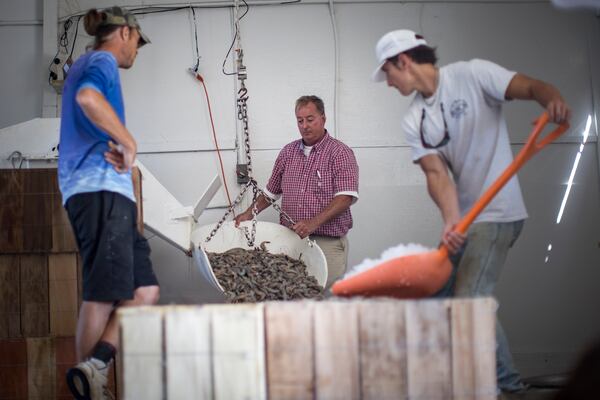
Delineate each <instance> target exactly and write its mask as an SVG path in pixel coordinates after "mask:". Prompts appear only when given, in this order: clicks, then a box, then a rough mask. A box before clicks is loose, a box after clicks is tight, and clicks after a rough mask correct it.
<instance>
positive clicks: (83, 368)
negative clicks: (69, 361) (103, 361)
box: [67, 360, 114, 400]
mask: <svg viewBox="0 0 600 400" xmlns="http://www.w3.org/2000/svg"><path fill="white" fill-rule="evenodd" d="M108 368H109V366H108V365H105V366H104V367H103V368H99V365H98V363H96V362H95V361H92V360H86V361H83V362H80V363H79V364H77V365H76V366H74V367H73V368H71V369H69V371H68V372H67V385H68V386H69V390H70V391H71V394H73V396H74V397H75V399H77V400H112V399H114V397H113V395H112V394H111V393H110V392H109V390H108V388H107V383H108V379H107V372H108Z"/></svg>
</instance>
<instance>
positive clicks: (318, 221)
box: [311, 195, 352, 226]
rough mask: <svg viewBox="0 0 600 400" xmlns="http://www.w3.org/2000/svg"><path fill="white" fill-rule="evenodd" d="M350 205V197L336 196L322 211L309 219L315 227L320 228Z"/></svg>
mask: <svg viewBox="0 0 600 400" xmlns="http://www.w3.org/2000/svg"><path fill="white" fill-rule="evenodd" d="M351 204H352V196H347V195H338V196H335V197H334V198H333V200H331V202H330V203H329V204H328V205H327V207H325V209H324V210H323V211H321V212H320V213H319V214H317V215H315V216H314V217H313V218H311V221H312V222H314V224H315V225H316V226H321V225H323V224H325V223H327V222H328V221H330V220H332V219H333V218H335V217H337V216H338V215H340V214H341V213H343V212H344V211H346V210H347V209H348V208H349V207H350V205H351Z"/></svg>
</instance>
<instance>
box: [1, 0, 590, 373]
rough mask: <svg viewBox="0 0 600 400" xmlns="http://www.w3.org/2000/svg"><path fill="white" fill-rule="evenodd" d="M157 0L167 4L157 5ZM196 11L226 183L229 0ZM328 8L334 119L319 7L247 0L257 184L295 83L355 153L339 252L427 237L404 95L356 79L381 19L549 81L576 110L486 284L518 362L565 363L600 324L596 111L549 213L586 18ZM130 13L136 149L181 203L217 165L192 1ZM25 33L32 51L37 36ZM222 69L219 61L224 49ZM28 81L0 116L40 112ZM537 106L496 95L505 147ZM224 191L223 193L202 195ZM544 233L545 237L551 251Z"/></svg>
mask: <svg viewBox="0 0 600 400" xmlns="http://www.w3.org/2000/svg"><path fill="white" fill-rule="evenodd" d="M114 2H115V1H103V2H98V1H94V2H92V1H91V0H90V1H87V0H86V1H83V0H80V1H79V2H78V3H77V4H79V5H80V7H81V9H86V8H87V7H89V6H98V7H102V6H107V5H112V4H113V3H114ZM15 3H17V2H16V1H15ZM74 3H75V2H71V1H66V0H62V1H60V2H59V10H60V15H61V17H62V16H65V15H69V14H70V13H74V12H78V9H77V8H76V7H75V6H74V5H73V4H74ZM144 3H145V4H146V5H147V4H149V3H148V2H144ZM165 3H173V2H161V4H165ZM127 4H128V5H131V4H132V3H131V2H128V3H127ZM197 4H200V3H197ZM29 11H30V12H29V13H27V15H26V16H25V17H17V16H15V17H14V18H28V19H34V18H36V17H35V16H34V15H33V14H34V12H33V9H32V10H29ZM196 14H197V27H198V39H199V51H200V56H201V60H200V72H201V73H202V75H203V76H204V77H205V79H206V83H207V85H208V90H209V94H210V96H211V105H212V108H213V114H214V116H215V125H216V129H217V133H218V138H219V142H220V146H221V147H222V148H224V149H225V150H224V151H223V156H224V162H225V166H226V175H227V178H228V183H229V187H230V189H232V190H233V192H237V188H236V185H235V173H234V167H235V162H236V154H235V151H234V147H235V138H236V120H235V116H236V109H235V92H236V87H237V86H236V85H237V83H236V82H235V80H234V78H233V77H229V76H225V75H223V74H222V73H221V64H222V62H223V58H224V56H225V54H226V52H227V48H228V46H229V44H230V42H231V39H232V32H233V30H232V18H231V10H230V9H229V8H222V7H221V8H219V7H217V8H203V9H198V10H197V11H196ZM2 15H4V14H2ZM335 16H336V21H337V30H338V43H337V45H338V51H339V60H340V63H339V65H340V67H339V75H338V76H337V84H338V85H337V86H338V99H339V103H338V110H337V115H338V116H339V119H338V120H337V121H335V119H336V118H334V117H335V114H336V113H334V110H333V104H334V100H335V97H336V96H335V92H334V87H335V85H334V82H335V62H334V61H335V57H334V54H335V51H334V49H335V42H334V36H333V31H332V24H331V18H330V14H329V9H328V6H327V5H326V4H320V3H317V2H311V3H309V4H291V5H276V4H274V5H263V6H252V7H251V9H250V12H249V13H248V15H247V16H246V17H245V18H244V19H243V20H242V22H241V29H242V44H243V47H244V51H245V63H246V65H247V68H248V81H247V86H248V89H249V95H250V100H249V115H250V129H251V135H252V138H251V144H252V148H253V153H252V154H253V163H254V167H255V177H256V178H257V180H258V181H259V183H261V184H263V185H264V184H265V183H266V180H267V179H268V176H269V174H270V170H271V167H272V164H273V161H274V159H275V157H276V156H277V153H278V151H279V149H280V148H281V147H282V146H283V145H284V144H285V143H287V142H289V141H291V140H293V139H295V138H297V137H298V133H297V130H296V128H295V120H294V115H293V104H294V100H295V99H296V98H297V97H298V96H300V95H302V94H317V95H319V96H321V97H322V98H323V99H324V100H325V103H326V109H327V113H328V124H327V125H328V129H329V130H330V131H331V132H332V133H334V134H336V135H337V137H338V138H340V139H341V140H343V141H344V142H346V143H347V144H348V145H350V146H351V147H352V148H353V149H354V152H355V154H356V156H357V159H358V162H359V165H360V200H359V202H358V203H357V204H356V205H355V206H353V209H352V211H353V215H354V219H355V227H354V229H353V230H352V231H351V233H350V248H351V253H350V262H351V263H356V262H358V261H360V260H362V259H363V258H364V257H367V256H370V257H373V256H377V255H378V254H379V253H380V252H381V251H382V250H383V249H385V248H386V247H389V246H391V245H395V244H398V243H408V242H418V243H422V244H425V245H429V246H435V245H436V244H437V242H438V240H439V234H440V231H441V225H440V223H441V221H440V218H439V215H438V212H437V209H436V208H435V206H434V205H433V203H432V202H431V200H430V199H429V197H428V195H427V192H426V189H425V186H424V182H425V181H424V178H423V174H422V173H421V171H420V170H419V168H418V167H416V166H414V165H413V164H412V163H411V161H410V149H409V148H408V147H407V146H406V145H405V141H404V138H403V133H402V131H401V130H400V128H399V121H400V118H401V116H402V113H403V111H404V110H405V109H406V107H407V105H408V103H409V100H407V99H403V98H401V96H400V95H399V94H398V93H397V92H395V91H394V90H391V89H389V88H387V87H386V86H385V85H384V84H374V83H371V82H370V81H369V77H370V74H371V72H372V70H373V68H374V67H375V64H376V63H375V59H374V55H373V53H374V52H373V47H374V44H375V42H376V41H377V39H378V38H379V37H380V36H381V35H382V34H383V33H385V32H387V31H388V30H391V29H395V28H400V27H403V28H409V29H414V30H417V31H421V32H422V33H423V34H424V35H425V36H426V38H427V39H428V41H429V42H430V43H431V44H432V45H434V46H438V55H439V57H440V64H441V65H444V64H446V63H449V62H453V61H457V60H461V59H470V58H474V57H478V58H486V59H490V60H493V61H496V62H498V63H501V64H502V65H504V66H506V67H508V68H511V69H515V70H518V71H520V72H523V73H526V74H529V75H532V76H535V77H538V78H540V79H544V80H547V81H550V82H552V83H554V84H555V85H556V86H557V87H559V88H560V89H561V91H562V92H563V94H564V96H565V97H566V99H567V101H568V102H569V103H570V104H571V106H572V108H573V122H572V125H573V129H572V130H571V131H570V132H569V134H568V135H567V136H566V137H565V138H563V139H561V140H560V142H561V143H559V144H553V145H551V146H550V147H549V148H548V149H547V150H544V151H543V152H542V153H540V154H539V155H538V156H536V158H535V159H533V160H532V161H531V162H530V163H529V164H528V165H526V166H525V168H524V170H523V171H522V173H521V174H520V181H521V185H522V189H523V192H524V196H525V200H526V203H527V206H528V210H529V213H530V219H529V220H528V221H527V223H526V226H525V229H524V232H523V234H522V236H521V238H520V239H519V241H518V242H517V244H516V246H515V248H514V249H513V250H512V252H511V253H510V255H509V258H508V260H507V263H506V267H505V270H504V272H503V275H502V278H501V281H500V284H499V287H498V290H497V296H498V299H499V300H500V304H501V307H500V310H499V314H500V318H501V319H502V320H503V322H504V325H505V329H506V331H507V333H508V336H509V339H510V341H511V346H512V350H513V352H514V353H515V354H516V357H517V361H518V363H519V366H520V367H521V368H522V369H523V371H524V373H525V374H528V375H530V374H536V373H547V372H560V371H563V370H564V368H566V365H567V364H568V363H569V362H571V361H572V359H573V356H574V354H575V353H576V352H577V351H578V350H580V349H581V348H582V346H583V345H584V344H585V343H586V341H587V340H589V339H590V338H592V337H595V336H598V335H600V319H598V318H597V317H596V315H597V306H596V305H597V304H598V301H599V300H600V295H599V294H598V293H599V292H598V290H597V289H596V288H595V283H596V282H598V281H600V271H599V270H598V266H599V265H600V252H599V250H598V240H599V239H600V224H599V222H600V210H599V207H598V205H599V204H600V198H599V174H598V166H599V162H598V150H597V131H596V126H595V124H594V125H593V128H592V132H591V135H590V138H589V139H588V142H587V144H586V145H585V147H584V150H583V152H582V157H581V160H580V163H579V166H578V170H577V174H576V176H575V179H574V183H573V187H572V189H571V192H570V197H569V201H568V203H567V207H566V208H565V213H564V216H563V219H562V222H561V223H560V224H556V216H557V213H558V209H559V206H560V204H561V201H562V199H563V195H564V192H565V189H566V183H567V181H568V179H569V175H570V173H571V169H572V166H573V162H574V159H575V155H576V153H577V152H578V150H579V143H580V142H581V133H582V131H583V127H584V125H585V120H586V118H587V116H588V115H589V114H592V115H594V113H595V111H596V109H597V106H596V104H595V101H596V100H595V99H597V98H598V97H597V94H598V93H597V92H598V88H599V86H598V80H599V78H600V74H599V73H598V72H597V71H599V69H598V66H599V63H598V55H599V54H600V53H599V52H598V49H599V48H600V46H599V44H600V40H599V36H598V35H599V32H598V22H597V20H596V17H595V16H594V15H593V14H592V13H589V12H578V13H570V12H564V11H558V10H555V9H553V8H552V6H551V5H550V4H544V3H540V2H537V1H532V2H526V1H524V2H522V3H515V2H498V1H480V2H459V1H457V2H452V1H443V2H427V1H423V2H408V3H400V2H366V1H365V2H346V3H336V4H335ZM3 18H4V17H3ZM139 19H140V22H141V24H142V27H143V29H144V31H145V32H146V33H147V34H148V35H149V36H150V38H151V40H152V42H153V43H152V44H151V45H149V46H146V47H144V48H142V49H141V50H140V53H139V56H138V59H137V61H136V65H135V66H134V67H133V68H132V69H131V70H129V71H124V72H123V74H122V80H123V87H124V94H125V101H126V108H127V120H128V126H129V127H130V129H131V131H132V132H133V133H134V135H135V136H136V137H137V138H138V140H139V143H140V150H141V154H140V156H139V157H140V159H141V160H142V161H143V162H144V163H145V165H146V166H147V167H148V168H149V169H150V170H151V171H152V172H153V174H154V175H155V176H156V177H158V178H159V179H160V180H161V182H162V183H163V184H164V185H165V186H166V187H167V188H168V189H169V190H170V191H171V192H172V193H173V194H174V195H175V196H176V197H177V198H178V199H179V200H180V201H181V202H182V203H183V204H185V205H190V204H192V203H193V202H194V201H195V200H196V198H197V197H198V196H199V195H200V194H201V193H202V191H203V190H204V188H205V186H206V185H207V184H208V183H209V181H210V179H212V177H213V176H214V174H215V173H216V172H217V171H218V170H217V158H216V155H215V153H214V151H213V148H214V145H213V142H212V137H211V131H210V121H209V119H208V111H207V107H206V100H205V98H204V94H203V91H202V87H201V86H200V84H199V83H198V82H197V81H195V80H194V79H192V77H191V76H190V75H189V74H188V72H187V71H186V70H187V68H188V67H190V66H192V65H193V63H194V61H195V56H194V44H193V34H194V32H193V27H192V25H191V23H192V18H191V13H190V12H189V11H188V10H181V11H176V12H172V13H161V14H150V15H145V16H141V17H140V18H139ZM3 29H6V27H3V26H1V25H0V34H2V36H3V37H2V39H3V40H2V41H1V43H2V44H1V45H0V46H8V45H7V44H6V42H7V40H5V37H4V35H5V31H3ZM11 29H16V28H11ZM30 29H32V30H33V28H30ZM35 29H41V28H40V27H38V28H35ZM59 33H60V32H59ZM72 33H73V31H71V34H72ZM11 39H12V40H10V41H9V42H14V43H13V44H11V46H15V45H16V44H18V48H19V49H25V48H26V49H27V51H29V50H31V49H30V48H29V47H31V45H30V44H29V42H28V40H33V39H27V37H21V36H17V37H14V38H13V37H12V36H11ZM35 40H37V41H38V42H36V44H35V46H37V48H38V53H39V49H40V48H41V38H37V39H35ZM70 40H72V39H70ZM88 41H89V38H88V37H87V36H86V35H85V33H84V32H83V29H81V27H80V31H79V35H78V38H77V46H76V50H75V54H77V55H78V54H81V51H82V50H83V47H84V46H85V44H86V43H87V42H88ZM35 46H33V47H34V48H35ZM31 57H33V58H34V59H32V60H21V61H19V59H18V58H11V59H9V60H8V61H7V62H6V63H4V64H2V67H0V68H2V69H1V70H0V71H4V70H5V69H8V68H13V69H15V70H16V69H19V70H23V69H26V68H30V69H31V70H38V71H39V69H40V68H39V62H40V60H39V56H38V59H35V57H36V52H35V51H32V53H31ZM15 64H18V65H15ZM30 64H34V65H30ZM226 69H227V70H228V71H230V70H231V63H230V62H228V63H227V65H226ZM19 87H23V85H21V86H19ZM40 93H41V90H40V88H39V86H36V85H32V86H30V87H27V86H25V89H23V90H12V91H11V92H10V93H8V92H5V91H4V90H3V91H2V92H1V93H0V97H1V99H2V104H9V106H10V107H14V109H15V111H12V112H8V113H5V112H4V110H2V111H0V127H4V126H8V125H11V124H14V123H16V122H20V121H23V120H25V119H28V118H30V117H31V116H34V115H39V114H35V113H32V112H26V111H23V110H27V109H28V108H27V107H26V106H22V107H20V106H19V107H17V106H15V105H14V104H13V103H16V102H22V103H27V104H32V103H33V102H36V101H37V103H35V104H36V105H35V107H31V110H34V109H36V107H37V108H38V109H39V104H40V99H38V97H40V96H41V95H40ZM34 99H35V100H34ZM17 110H18V111H17ZM540 111H541V110H540V108H539V107H538V106H537V105H535V104H533V103H524V102H513V103H511V104H509V105H507V107H506V112H507V117H508V122H509V127H510V130H511V139H512V142H513V148H514V151H515V152H516V151H518V150H519V149H520V146H521V144H522V143H523V142H524V141H525V140H526V137H527V135H528V133H529V129H530V125H529V122H530V121H531V120H532V119H533V118H534V117H535V116H537V115H538V114H539V112H540ZM18 112H21V113H23V114H18ZM19 118H21V119H19ZM335 122H337V126H336V125H335ZM26 141H27V140H25V139H24V140H23V143H26ZM0 143H2V138H1V136H0ZM49 145H50V143H49ZM24 146H25V144H24ZM12 150H17V149H12V148H10V149H8V148H4V147H3V146H2V145H0V153H1V154H0V156H1V157H0V158H1V159H0V163H2V164H0V166H4V167H9V164H8V163H7V162H6V161H3V160H4V159H5V158H6V156H5V155H4V154H5V153H6V154H8V153H10V151H12ZM33 166H35V163H33ZM41 166H47V164H45V163H44V164H41ZM225 202H226V201H225V196H224V195H223V194H222V193H221V194H219V195H218V196H217V198H216V199H215V200H214V201H213V203H211V206H212V207H220V206H223V205H224V204H225ZM223 212H224V210H223V209H222V208H216V209H212V210H208V211H207V212H206V213H205V215H203V216H202V222H203V223H214V222H215V221H216V220H217V219H219V218H220V217H221V216H222V214H223ZM261 218H263V219H267V220H271V221H275V220H276V218H277V217H276V215H275V213H274V212H273V211H272V210H269V211H265V213H263V215H261ZM150 242H151V245H152V247H153V251H154V253H153V260H154V263H155V267H156V270H157V273H158V275H159V278H160V280H161V283H162V299H163V301H164V302H204V301H219V299H220V296H219V295H218V293H215V292H214V291H211V290H210V289H208V288H207V286H206V285H205V284H204V283H203V282H202V281H201V280H200V278H199V277H198V275H197V273H196V272H195V270H194V267H193V264H191V263H190V260H189V259H188V258H186V257H185V256H184V255H183V254H181V253H179V252H178V251H177V250H175V249H173V248H172V247H170V246H169V245H168V244H166V243H165V242H164V241H162V240H161V239H159V238H156V237H152V238H151V239H150ZM550 243H551V244H552V246H553V248H552V251H551V252H548V251H547V247H548V244H550ZM546 256H549V259H548V262H545V259H546ZM546 360H550V362H546Z"/></svg>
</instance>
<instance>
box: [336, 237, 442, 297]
mask: <svg viewBox="0 0 600 400" xmlns="http://www.w3.org/2000/svg"><path fill="white" fill-rule="evenodd" d="M451 272H452V263H451V262H450V260H449V259H448V250H447V249H446V248H445V247H442V248H440V249H438V250H434V251H429V252H426V253H418V254H412V255H408V256H403V257H396V258H392V259H390V260H387V261H384V262H382V263H381V264H379V265H377V266H375V267H373V268H371V269H368V270H366V271H364V272H361V273H359V274H356V275H354V276H351V277H350V278H346V279H344V280H341V281H338V282H336V283H335V284H334V285H333V287H332V289H331V290H332V292H333V294H334V295H336V296H390V297H397V298H401V299H407V298H420V297H428V296H431V295H433V294H435V293H436V292H437V291H438V290H440V289H441V288H442V287H444V284H446V282H447V281H448V278H450V273H451Z"/></svg>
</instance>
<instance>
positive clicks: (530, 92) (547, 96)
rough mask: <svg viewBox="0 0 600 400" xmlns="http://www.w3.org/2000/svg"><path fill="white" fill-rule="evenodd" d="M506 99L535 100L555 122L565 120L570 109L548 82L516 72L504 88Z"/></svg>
mask: <svg viewBox="0 0 600 400" xmlns="http://www.w3.org/2000/svg"><path fill="white" fill-rule="evenodd" d="M505 97H506V98H507V99H520V100H535V101H537V102H538V103H539V104H540V105H541V106H542V107H543V108H545V109H546V111H547V112H548V115H549V117H550V120H551V121H552V122H555V123H557V124H560V123H563V122H567V121H568V120H569V118H570V117H571V110H570V109H569V106H568V105H567V103H566V102H565V100H564V99H563V97H562V96H561V94H560V92H559V91H558V89H556V88H555V87H554V86H552V85H551V84H549V83H546V82H544V81H540V80H537V79H533V78H530V77H528V76H526V75H523V74H519V73H517V74H516V75H515V76H514V77H513V78H512V80H511V81H510V83H509V84H508V87H507V88H506V94H505Z"/></svg>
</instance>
